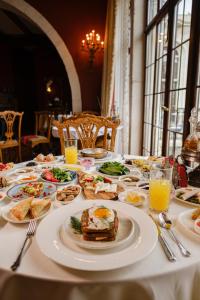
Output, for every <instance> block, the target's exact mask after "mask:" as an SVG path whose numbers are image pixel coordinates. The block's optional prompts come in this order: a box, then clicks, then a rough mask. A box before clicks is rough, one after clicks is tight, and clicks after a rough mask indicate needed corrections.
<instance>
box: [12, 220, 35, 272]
mask: <svg viewBox="0 0 200 300" xmlns="http://www.w3.org/2000/svg"><path fill="white" fill-rule="evenodd" d="M36 225H37V222H36V220H31V221H30V222H29V225H28V229H27V232H26V238H25V240H24V243H23V245H22V248H21V250H20V252H19V255H18V256H17V259H16V260H15V262H14V263H13V264H12V266H11V267H10V268H11V270H12V271H16V270H17V268H18V267H19V265H20V263H21V259H22V254H23V250H24V247H25V245H26V243H27V241H28V240H29V239H30V240H31V238H32V236H33V235H34V234H35V230H36Z"/></svg>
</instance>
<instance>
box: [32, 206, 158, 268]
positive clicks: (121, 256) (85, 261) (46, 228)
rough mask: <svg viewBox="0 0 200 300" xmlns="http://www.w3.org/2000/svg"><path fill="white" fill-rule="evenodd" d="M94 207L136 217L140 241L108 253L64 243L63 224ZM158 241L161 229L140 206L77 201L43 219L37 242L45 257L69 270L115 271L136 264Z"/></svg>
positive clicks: (71, 242) (132, 241)
mask: <svg viewBox="0 0 200 300" xmlns="http://www.w3.org/2000/svg"><path fill="white" fill-rule="evenodd" d="M93 205H104V206H105V205H106V207H108V208H110V209H116V211H117V212H119V213H120V214H125V215H127V216H128V217H129V218H133V220H134V221H135V222H136V223H137V224H138V226H139V231H140V233H139V236H138V238H137V239H136V241H135V240H134V239H133V240H132V239H131V240H130V242H129V243H127V244H126V245H125V246H124V247H123V246H122V247H114V248H111V249H105V250H95V249H85V248H83V247H79V246H78V245H76V243H74V242H73V241H71V239H68V241H67V243H63V241H62V239H61V237H60V228H61V226H62V224H64V222H66V220H68V218H69V217H70V216H73V215H74V214H75V213H76V212H77V211H80V210H83V209H87V208H89V207H91V206H93ZM44 237H45V238H44ZM157 239H158V235H157V228H156V226H155V224H154V223H153V221H152V219H151V218H150V217H149V216H148V215H147V214H146V213H144V212H143V211H141V210H140V209H138V208H136V207H132V206H129V205H127V204H124V203H121V202H113V201H109V200H107V201H106V204H105V201H101V200H97V201H96V200H94V201H93V200H90V201H83V202H77V203H75V202H73V203H71V204H69V205H67V206H64V207H61V208H59V209H57V210H55V211H53V212H52V213H51V214H49V215H48V216H46V217H45V218H44V219H43V220H41V222H40V224H39V226H38V229H37V232H36V241H37V243H38V246H39V248H40V250H41V251H42V253H43V254H44V255H45V256H47V257H49V258H50V259H52V260H53V261H55V262H57V263H59V264H61V265H63V266H65V267H70V268H73V269H78V270H87V271H105V270H113V269H118V268H122V267H125V266H129V265H131V264H134V263H136V262H138V261H140V260H142V259H144V258H145V257H147V256H148V255H149V254H150V253H151V252H152V251H153V249H154V248H155V246H156V243H157Z"/></svg>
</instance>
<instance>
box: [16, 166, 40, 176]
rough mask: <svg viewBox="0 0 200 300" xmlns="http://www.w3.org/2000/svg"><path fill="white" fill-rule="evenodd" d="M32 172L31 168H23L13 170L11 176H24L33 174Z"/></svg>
mask: <svg viewBox="0 0 200 300" xmlns="http://www.w3.org/2000/svg"><path fill="white" fill-rule="evenodd" d="M34 171H35V169H34V168H33V167H23V168H17V169H15V170H14V171H13V172H12V173H11V174H16V175H25V174H29V173H33V172H34Z"/></svg>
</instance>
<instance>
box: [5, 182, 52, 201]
mask: <svg viewBox="0 0 200 300" xmlns="http://www.w3.org/2000/svg"><path fill="white" fill-rule="evenodd" d="M55 192H56V186H55V185H54V184H52V183H46V182H41V181H35V182H29V183H21V184H17V185H15V186H13V187H12V188H10V189H9V190H8V191H7V196H8V197H9V198H10V199H12V200H14V201H21V200H22V199H25V198H27V197H31V196H33V197H34V198H40V199H42V198H44V197H47V196H48V197H53V195H54V193H55Z"/></svg>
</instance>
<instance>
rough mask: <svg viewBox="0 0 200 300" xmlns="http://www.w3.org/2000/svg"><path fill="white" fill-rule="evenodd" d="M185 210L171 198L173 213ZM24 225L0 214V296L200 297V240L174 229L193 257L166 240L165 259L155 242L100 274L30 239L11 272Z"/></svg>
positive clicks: (143, 299)
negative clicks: (58, 259)
mask: <svg viewBox="0 0 200 300" xmlns="http://www.w3.org/2000/svg"><path fill="white" fill-rule="evenodd" d="M80 201H86V200H83V198H82V199H80ZM3 204H5V203H1V205H3ZM145 209H147V207H145V208H144V210H145ZM187 209H191V208H190V207H187V206H185V205H182V204H179V203H176V202H175V201H172V203H171V205H170V211H169V214H170V215H171V216H177V215H178V214H179V213H180V212H182V211H185V210H187ZM26 228H27V226H26V225H22V224H20V225H15V224H11V223H7V222H6V221H4V220H3V219H2V218H0V279H1V280H0V299H1V300H12V299H13V300H18V299H19V300H25V299H30V300H32V299H34V300H35V299H57V300H60V299H68V300H79V299H80V300H81V299H91V300H94V299H95V300H99V299H102V298H103V299H104V300H108V299H109V300H110V299H116V300H126V299H127V300H128V299H136V300H137V299H138V300H139V299H140V300H153V299H155V300H160V299H162V300H179V299H180V300H199V299H200V243H199V242H198V241H197V240H194V239H193V238H192V237H190V236H187V235H186V233H185V232H182V231H181V230H180V228H178V227H176V228H175V230H176V232H177V233H178V236H179V237H180V239H181V241H182V242H183V244H184V245H185V246H186V247H187V248H188V249H189V250H190V251H191V253H192V255H191V257H189V258H184V257H182V256H181V254H180V252H179V250H178V248H177V247H176V245H175V244H174V242H173V241H171V240H170V239H169V238H168V242H169V243H170V245H171V246H172V247H173V250H174V252H175V254H176V256H177V262H175V263H170V262H169V261H168V260H167V259H166V257H165V255H164V253H163V250H162V248H161V246H160V244H159V243H158V244H157V245H156V247H155V249H154V250H153V252H152V253H151V254H150V255H149V256H148V257H147V258H145V259H144V260H142V261H140V262H138V263H136V264H133V265H130V266H129V267H125V268H121V269H117V270H113V271H102V272H86V271H78V270H72V269H69V268H67V267H62V266H60V265H58V264H57V263H55V262H53V261H52V260H50V259H49V258H48V257H46V256H45V255H44V254H43V253H41V251H40V249H39V247H38V245H37V243H36V241H35V239H33V243H32V245H31V247H30V248H29V249H28V251H27V253H26V254H25V256H24V258H23V260H22V263H21V266H20V268H19V269H18V271H17V272H16V273H13V272H11V271H10V270H9V269H10V265H11V264H12V263H13V261H14V260H15V258H16V254H17V253H18V251H19V249H20V247H21V245H22V243H23V240H24V237H25V232H26ZM166 237H168V236H167V235H166ZM44 238H45V237H44ZM133 255H134V254H133Z"/></svg>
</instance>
